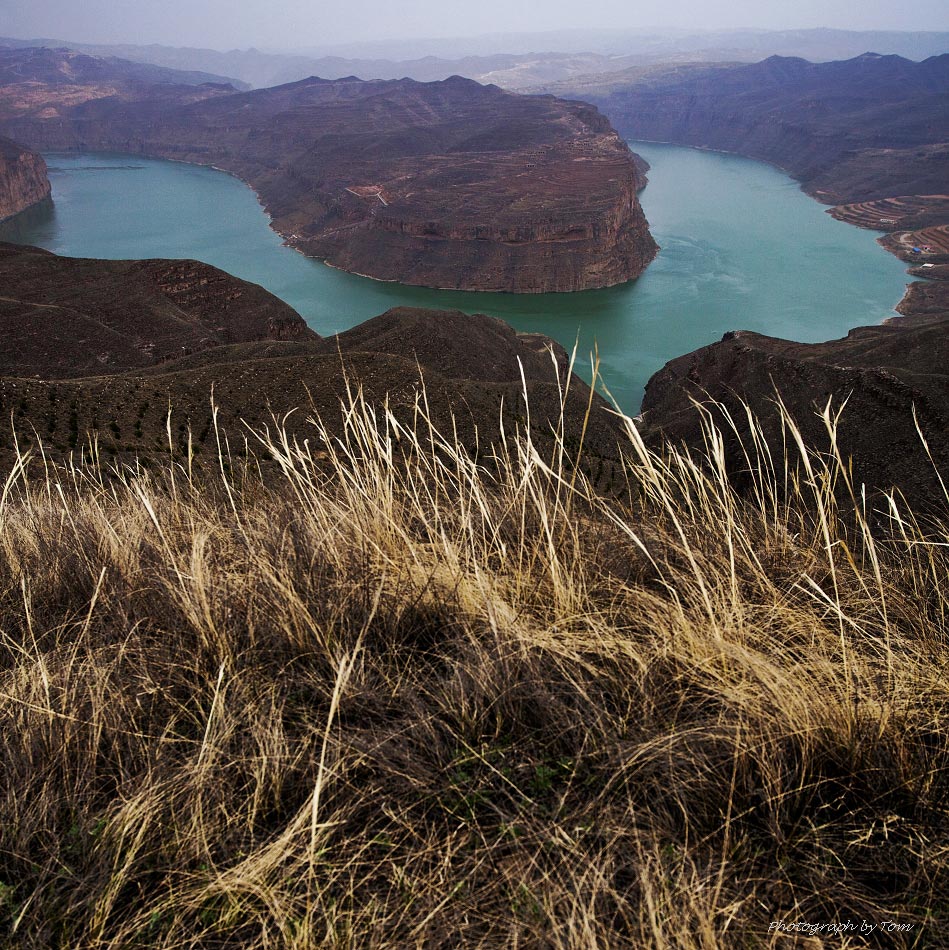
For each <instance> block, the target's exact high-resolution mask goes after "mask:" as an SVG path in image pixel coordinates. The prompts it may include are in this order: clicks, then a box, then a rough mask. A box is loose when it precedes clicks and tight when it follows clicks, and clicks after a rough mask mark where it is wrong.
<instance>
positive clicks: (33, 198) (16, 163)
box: [0, 138, 50, 221]
mask: <svg viewBox="0 0 949 950" xmlns="http://www.w3.org/2000/svg"><path fill="white" fill-rule="evenodd" d="M49 195H50V185H49V178H48V177H47V176H46V162H44V161H43V157H42V156H41V155H37V154H36V152H32V151H30V150H29V149H26V148H22V147H21V146H19V145H17V143H16V142H12V141H10V139H5V138H0V221H4V220H6V219H7V218H12V217H13V215H15V214H19V213H20V212H21V211H25V210H26V209H27V208H31V207H32V206H33V205H35V204H39V203H40V202H41V201H45V200H46V199H47V198H49Z"/></svg>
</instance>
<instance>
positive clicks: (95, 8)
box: [0, 0, 949, 49]
mask: <svg viewBox="0 0 949 950" xmlns="http://www.w3.org/2000/svg"><path fill="white" fill-rule="evenodd" d="M662 26H666V27H679V28H683V27H684V28H687V29H693V28H695V29H698V28H728V27H743V26H746V27H762V28H767V29H790V28H799V27H814V26H827V27H837V28H843V29H857V30H873V29H888V30H949V3H947V2H946V0H913V2H912V3H893V2H892V0H858V2H854V0H793V2H792V0H660V2H658V3H656V2H650V3H646V2H644V0H547V2H543V3H525V2H523V0H521V2H518V0H473V2H472V0H466V2H464V3H456V2H447V0H315V2H314V0H309V2H308V0H0V35H8V36H16V37H22V38H29V37H34V36H45V37H53V38H57V39H60V38H61V39H71V40H75V41H77V42H92V43H95V42H99V43H115V42H128V43H166V44H169V45H174V46H207V47H212V48H216V49H230V48H234V47H247V46H258V47H272V48H274V47H279V48H302V47H320V46H326V45H330V44H333V43H351V42H358V41H360V40H384V39H401V38H408V37H440V36H441V37H447V36H469V35H476V34H483V33H502V32H515V31H516V32H522V31H523V32H528V31H529V32H540V31H543V30H561V29H572V28H583V27H587V28H604V27H605V28H616V29H622V28H627V29H628V28H630V27H662Z"/></svg>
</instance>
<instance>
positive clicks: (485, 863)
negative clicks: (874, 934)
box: [0, 389, 949, 950]
mask: <svg viewBox="0 0 949 950" xmlns="http://www.w3.org/2000/svg"><path fill="white" fill-rule="evenodd" d="M344 418H345V426H344V428H343V430H342V431H336V432H331V431H328V430H327V429H326V428H324V427H323V426H322V425H321V423H320V422H319V420H313V423H312V436H311V438H309V439H308V440H307V441H300V440H299V439H297V440H293V439H291V437H289V436H288V435H287V434H286V432H285V430H283V429H282V428H281V426H280V424H279V420H275V421H274V424H273V425H272V426H271V427H270V429H269V430H268V431H261V432H257V433H253V434H250V433H229V435H230V437H231V438H232V439H238V440H240V442H241V444H242V445H243V443H244V439H245V437H246V438H247V440H248V445H250V447H251V452H250V453H249V454H248V455H247V456H246V457H245V456H244V455H243V454H242V455H241V457H240V458H239V459H238V458H235V457H232V456H231V455H230V452H229V449H228V442H227V435H228V434H225V433H223V432H220V431H218V432H217V438H218V442H217V444H218V449H219V466H218V471H217V475H216V477H215V478H213V479H209V478H208V477H207V476H206V475H204V476H201V477H198V476H196V475H195V474H194V472H193V471H192V468H191V466H190V464H189V460H188V458H187V455H185V456H184V457H182V456H181V455H180V454H179V455H177V456H176V455H173V454H170V455H169V459H168V462H167V464H166V466H165V467H164V470H162V471H158V470H157V469H156V467H155V466H152V467H151V468H150V469H149V470H147V471H146V470H144V469H139V468H136V467H134V466H132V467H125V468H119V467H113V468H109V467H108V466H106V465H105V464H104V463H101V462H99V461H96V460H94V461H93V462H91V463H90V462H84V463H78V462H77V463H75V464H72V465H65V466H54V465H53V464H51V463H47V464H44V461H43V458H42V456H41V454H40V455H36V456H33V457H31V453H34V452H37V451H40V452H41V450H39V449H34V448H31V449H29V450H28V449H27V448H26V445H25V443H23V442H22V441H21V446H20V450H19V453H18V461H17V463H16V464H15V465H14V466H13V467H12V469H11V470H10V472H9V473H8V478H7V479H6V482H5V485H4V487H3V489H2V495H0V597H2V620H0V656H2V667H0V715H2V717H3V731H2V733H0V767H2V771H3V775H4V779H5V781H4V784H3V788H2V791H0V816H2V822H0V915H2V917H0V925H2V927H3V928H5V933H6V937H5V939H6V943H7V945H9V946H16V947H21V946H22V947H114V948H119V947H122V948H125V947H137V946H154V947H165V948H171V947H176V948H177V947H197V946H201V947H224V946H227V947H238V946H239V947H248V948H253V947H281V948H282V947H288V948H304V947H315V946H320V947H323V946H325V947H352V948H357V947H359V948H362V947H393V948H402V947H446V948H448V947H458V946H466V947H479V946H480V947H554V948H568V947H569V948H595V947H597V948H599V947H602V948H613V947H624V946H625V947H637V948H638V947H656V948H672V947H675V948H693V947H694V948H708V950H711V948H718V947H749V946H790V945H795V944H782V943H781V942H780V941H781V940H782V939H784V938H782V937H780V935H779V934H778V933H777V932H775V931H774V930H773V929H772V930H769V925H770V924H771V923H772V922H773V921H776V920H786V921H796V920H805V921H811V922H815V923H820V922H828V923H832V922H834V921H845V920H847V919H848V918H852V919H854V920H863V919H866V920H870V921H878V920H894V921H898V922H899V923H901V924H907V925H912V926H913V929H912V930H909V931H902V932H898V933H896V934H892V933H891V934H887V936H886V938H885V942H886V944H887V945H888V946H935V945H937V944H939V943H940V941H941V940H943V939H944V937H943V935H942V933H941V931H940V921H941V920H942V922H943V923H944V922H945V921H944V917H945V914H946V910H947V903H946V897H945V894H946V893H949V886H947V880H946V862H947V856H949V834H947V824H946V818H947V815H946V807H947V806H946V802H947V791H949V789H947V772H946V767H947V764H949V747H947V737H949V725H947V715H949V680H947V678H946V663H947V660H949V651H947V645H946V609H947V603H949V597H947V593H949V572H947V567H949V558H947V551H949V536H947V532H946V530H945V528H944V527H943V526H942V525H941V524H938V523H936V522H932V521H930V522H927V523H925V524H920V523H918V522H917V520H916V519H915V518H914V517H913V514H912V512H910V511H908V510H907V509H906V507H905V505H903V503H902V501H901V499H900V498H899V497H898V496H893V497H892V498H890V499H889V500H887V499H886V498H884V499H883V500H882V501H877V502H875V503H874V504H875V506H876V509H877V511H876V512H871V511H870V510H869V507H870V506H869V503H867V502H866V501H865V499H864V497H863V495H862V493H861V489H860V486H855V485H851V484H850V483H849V481H848V469H847V465H846V464H845V460H844V459H842V458H840V456H839V453H837V452H836V451H835V449H834V446H835V444H836V443H835V439H834V432H835V427H836V417H835V415H834V412H832V411H831V410H830V409H828V411H827V412H826V413H825V422H826V426H827V430H828V442H827V447H825V450H824V451H820V452H818V451H816V448H815V447H809V446H805V445H804V444H803V442H802V440H801V438H800V436H799V434H798V429H797V427H796V426H795V425H794V422H793V420H792V419H791V418H790V416H788V415H787V414H785V416H784V422H785V438H784V439H783V443H782V444H780V445H775V444H771V445H767V444H766V443H765V440H764V437H763V436H762V434H761V430H760V429H759V428H758V427H757V426H756V425H755V422H754V418H753V417H752V416H751V415H750V414H749V418H748V419H747V420H743V421H742V422H743V424H742V425H741V426H739V425H738V424H737V420H736V425H735V427H734V432H733V433H731V435H732V436H733V437H736V436H737V434H738V433H739V432H740V431H745V423H747V424H748V425H749V426H750V433H751V435H750V436H746V437H745V439H744V442H743V445H744V451H745V453H746V455H745V458H746V463H747V464H746V469H747V472H746V475H747V479H746V481H747V483H748V487H746V488H745V489H744V490H743V491H742V493H741V494H738V493H737V492H736V490H735V489H734V488H733V487H732V485H731V483H730V481H729V478H728V477H727V475H726V467H725V462H724V451H723V449H722V444H723V443H722V435H721V434H720V433H719V432H718V431H717V430H716V429H715V428H714V426H713V425H712V423H711V416H708V417H707V427H706V436H707V442H706V451H705V452H704V453H700V454H696V455H690V454H689V453H687V452H685V451H682V452H669V453H668V454H664V455H659V454H657V453H656V452H655V451H653V450H651V449H650V448H648V447H647V446H646V445H645V444H644V443H643V441H642V439H641V438H640V437H639V435H638V433H637V432H636V430H635V428H634V427H633V425H632V423H631V422H630V423H628V426H627V428H628V441H627V444H625V445H624V447H623V456H624V458H623V462H622V465H621V471H620V472H619V473H618V475H617V476H616V477H614V479H613V487H612V490H611V491H610V492H609V493H603V492H600V491H597V490H596V489H595V488H594V487H593V486H592V485H591V484H590V482H589V481H588V479H587V477H586V475H585V474H584V471H583V469H582V466H580V465H579V464H578V462H579V459H578V458H577V457H576V456H577V453H576V452H573V453H571V452H568V450H567V448H566V446H567V444H568V440H567V439H566V436H565V433H564V431H563V430H562V429H561V430H560V431H558V432H556V433H555V437H554V439H553V445H554V449H553V451H552V452H551V451H550V450H549V449H546V450H544V451H543V452H542V451H541V450H539V449H538V447H537V445H536V444H535V443H534V442H533V441H532V439H531V437H530V435H529V434H527V432H525V431H521V432H508V433H507V434H506V437H505V438H504V439H503V440H502V441H501V443H500V444H498V445H496V446H494V448H493V453H492V452H491V451H487V450H486V447H482V451H481V453H480V454H479V461H477V462H476V461H474V460H473V459H472V457H471V454H470V453H469V452H468V451H466V450H465V449H464V447H463V446H462V445H461V444H460V441H459V440H458V439H457V438H456V437H455V436H454V434H453V433H452V432H439V431H436V430H435V428H434V427H433V425H432V424H431V423H430V422H429V419H428V416H427V414H426V409H425V404H424V400H422V401H420V403H419V405H418V407H417V411H416V413H415V414H414V416H411V415H410V417H409V418H401V419H397V418H396V417H395V416H394V415H393V414H392V413H391V412H389V411H388V409H387V408H386V407H385V406H372V405H368V404H367V403H366V402H365V401H364V400H363V399H362V397H361V395H360V393H359V391H358V390H355V389H354V390H353V391H351V393H350V396H349V401H348V405H347V406H346V412H345V414H344ZM170 431H171V430H170V426H169V432H170ZM570 444H574V443H570ZM264 456H266V457H268V458H269V459H272V460H275V462H276V471H277V472H278V473H279V474H278V475H276V476H274V475H272V476H269V477H268V479H267V480H266V483H265V482H264V481H262V479H261V477H260V474H259V469H258V467H257V465H256V462H255V458H256V457H264ZM93 457H94V453H93ZM619 486H622V487H619ZM940 504H941V505H942V506H943V509H945V499H942V500H941V501H940ZM834 939H836V941H837V942H836V943H834V944H832V945H835V946H837V945H839V946H858V945H861V944H859V943H858V941H857V940H856V938H854V939H853V940H852V942H850V943H848V942H847V941H848V940H850V939H851V938H850V937H848V936H846V935H845V936H844V937H843V938H834ZM881 940H882V938H881Z"/></svg>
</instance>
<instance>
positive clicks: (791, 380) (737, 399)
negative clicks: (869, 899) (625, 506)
mask: <svg viewBox="0 0 949 950" xmlns="http://www.w3.org/2000/svg"><path fill="white" fill-rule="evenodd" d="M913 286H914V287H920V288H924V291H926V292H924V293H922V294H921V295H920V296H917V295H908V298H907V299H906V300H904V304H903V305H902V306H903V308H904V311H905V312H906V313H907V314H908V316H904V317H897V318H894V319H893V320H892V321H890V322H888V323H887V324H885V325H882V326H871V327H858V328H856V329H854V330H851V331H850V333H849V334H848V335H847V336H846V337H845V338H843V339H840V340H831V341H830V342H827V343H817V344H804V343H791V342H789V341H786V340H778V339H774V338H771V337H766V336H761V335H759V334H757V333H750V332H747V331H739V332H733V333H728V334H726V335H725V337H724V338H723V339H722V340H721V341H719V342H718V343H714V344H712V345H711V346H705V347H702V348H701V349H698V350H696V351H694V352H693V353H688V354H686V355H684V356H680V357H678V358H677V359H674V360H672V361H671V362H669V363H667V364H666V366H665V367H664V368H663V369H661V370H660V371H659V372H658V373H656V374H655V375H654V376H653V377H652V379H650V380H649V382H648V384H647V386H646V395H645V398H644V400H643V424H644V427H645V429H646V432H647V437H648V438H650V439H652V440H653V441H661V440H665V441H668V442H671V443H680V442H684V443H686V444H687V445H689V446H691V447H693V448H701V446H702V444H703V439H702V430H701V418H702V417H701V414H700V412H699V411H698V410H696V409H695V408H694V406H693V405H692V402H691V400H693V399H694V400H697V401H698V402H699V403H705V404H706V405H710V404H713V403H717V404H718V406H716V407H713V409H712V412H713V417H714V418H715V421H716V423H717V424H718V425H719V428H720V429H721V430H722V431H723V432H724V433H725V436H726V446H725V449H726V458H727V459H728V463H729V465H730V468H731V471H732V474H733V476H734V478H735V479H736V481H738V482H742V481H743V480H745V479H747V477H748V476H747V471H746V469H747V464H746V460H745V457H744V454H743V452H742V450H741V447H740V445H739V441H738V435H737V434H736V433H735V432H734V431H733V430H732V428H731V424H730V423H729V422H728V421H726V418H725V415H724V413H722V412H721V409H720V408H719V407H722V406H723V407H725V409H726V410H727V412H728V413H729V415H730V417H731V419H732V420H733V421H735V423H736V425H737V427H738V433H739V434H741V435H742V436H745V435H746V434H747V423H746V421H745V415H744V411H743V409H742V405H741V404H742V402H744V403H747V404H748V405H750V406H751V407H752V409H753V411H754V412H755V413H756V415H757V416H758V418H759V420H760V422H761V424H762V427H763V430H764V432H765V434H766V436H767V437H768V438H769V441H770V444H771V446H772V448H773V450H774V451H776V452H778V454H780V451H781V446H782V445H783V444H784V439H785V434H784V433H783V432H782V428H781V422H780V417H779V413H778V411H777V409H776V406H775V398H776V396H777V395H780V397H781V400H782V401H783V403H784V405H785V406H786V407H787V409H788V410H789V412H790V414H791V415H792V416H793V417H794V419H795V420H796V422H797V424H798V425H799V427H800V428H801V430H802V432H803V435H804V439H805V442H806V443H807V444H808V445H811V446H815V447H821V446H823V447H824V448H825V449H829V447H830V446H829V438H828V435H827V431H826V427H825V424H824V423H823V422H822V421H821V419H820V416H819V414H820V412H821V411H822V410H823V409H824V408H825V406H826V405H827V403H828V400H830V401H831V404H832V410H833V412H834V413H836V411H837V410H839V409H840V408H841V407H842V406H843V403H844V401H845V400H846V407H845V408H844V411H843V413H842V415H841V418H840V426H839V430H838V444H839V447H840V450H841V452H842V454H843V456H844V458H848V457H849V458H851V459H852V461H853V476H854V480H855V484H856V486H857V490H858V491H859V487H860V485H861V484H865V485H866V486H867V489H868V491H871V492H872V490H874V489H879V490H884V491H886V490H890V489H892V488H893V487H894V486H895V487H898V488H899V489H900V490H901V491H903V492H904V493H905V494H906V495H907V496H908V497H910V498H911V500H913V501H914V502H916V503H917V504H918V508H917V509H916V510H918V511H923V510H925V509H926V507H927V506H928V505H929V504H931V502H932V501H933V499H934V498H936V497H939V496H940V495H941V492H942V488H941V485H940V483H939V480H938V477H937V475H936V471H937V470H939V471H942V472H945V471H947V470H949V370H947V367H949V333H947V331H949V286H946V285H945V284H935V285H933V286H935V287H936V288H938V292H939V297H938V299H937V297H936V296H935V295H934V293H933V292H931V291H929V290H928V285H924V284H914V285H913ZM914 412H915V418H916V420H917V421H918V424H919V428H920V431H921V432H922V433H923V434H924V436H925V437H926V439H927V441H928V445H929V450H928V453H927V449H926V447H925V446H924V444H923V441H922V440H921V439H920V436H919V433H918V432H917V431H916V422H914ZM929 453H931V458H930V454H929ZM841 488H843V486H841Z"/></svg>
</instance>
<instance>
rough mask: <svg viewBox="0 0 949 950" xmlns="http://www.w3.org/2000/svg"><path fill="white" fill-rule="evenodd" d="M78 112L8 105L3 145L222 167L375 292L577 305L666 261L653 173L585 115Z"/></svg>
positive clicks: (404, 88)
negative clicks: (661, 256)
mask: <svg viewBox="0 0 949 950" xmlns="http://www.w3.org/2000/svg"><path fill="white" fill-rule="evenodd" d="M11 90H12V91H11ZM77 95H79V93H77V92H76V90H74V89H72V87H70V89H69V90H68V91H67V92H64V91H63V90H62V89H61V88H60V87H55V88H53V87H50V88H49V90H48V91H47V94H46V96H45V98H44V97H43V96H40V97H39V99H37V94H36V91H35V89H32V88H31V90H30V91H29V95H28V96H27V95H26V93H25V91H24V90H22V89H21V90H19V91H17V89H16V87H4V88H0V129H3V130H4V131H6V132H10V133H14V134H17V135H20V136H21V138H22V139H23V140H25V141H28V142H30V143H34V144H35V145H36V146H37V147H42V148H50V149H74V150H103V151H105V150H108V151H119V152H126V153H132V154H138V155H151V156H155V157H160V158H171V159H176V160H181V161H189V162H197V163H200V164H208V165H210V164H213V165H215V166H216V167H219V168H222V169H225V170H227V171H229V172H232V173H233V174H235V175H237V176H239V177H240V178H242V179H243V180H245V181H247V182H248V183H250V184H251V185H252V186H253V187H254V189H255V190H256V191H257V193H258V195H259V196H260V198H261V201H262V202H263V204H264V206H265V207H266V209H267V211H268V213H269V214H270V216H271V218H272V221H273V227H274V228H275V229H276V230H277V231H278V232H279V233H280V234H282V235H283V236H284V238H285V239H286V241H287V243H288V244H290V245H291V246H293V247H296V248H297V249H299V250H300V251H302V252H303V253H305V254H307V255H310V256H313V257H318V258H322V259H324V260H326V261H327V263H329V264H331V265H333V266H335V267H339V268H341V269H343V270H347V271H351V272H354V273H358V274H363V275H365V276H369V277H374V278H378V279H381V280H397V281H401V282H403V283H408V284H416V285H422V286H431V287H441V288H451V289H464V290H490V291H512V292H517V293H542V292H549V291H574V290H584V289H589V288H596V287H608V286H611V285H613V284H619V283H622V282H624V281H627V280H630V279H632V278H634V277H637V276H638V275H639V274H641V273H642V271H643V270H644V269H645V267H646V266H647V265H648V263H649V262H650V261H651V260H652V258H653V257H654V256H655V254H656V251H657V249H658V248H657V246H656V244H655V242H654V241H653V239H652V237H651V235H650V234H649V229H648V224H647V222H646V219H645V217H644V215H643V212H642V208H641V207H640V205H639V201H638V199H637V197H636V193H637V191H638V190H639V189H640V188H642V187H643V186H644V184H645V176H644V169H643V164H642V163H641V161H637V159H636V157H635V156H634V155H633V154H632V153H631V152H630V151H629V149H628V147H627V146H626V144H625V143H624V142H623V141H622V140H621V139H620V138H619V136H618V135H617V134H616V132H615V131H614V130H613V129H612V127H611V126H610V124H609V122H608V120H607V119H606V118H605V117H604V116H603V115H602V114H601V113H599V112H598V111H597V110H596V109H595V108H594V107H592V106H590V105H587V104H585V103H580V102H566V101H564V100H560V99H555V98H553V97H550V96H543V97H526V96H517V95H514V94H512V93H507V92H504V91H502V90H501V89H498V88H496V87H492V86H480V85H478V84H477V83H475V82H472V81H470V80H465V79H460V78H458V77H455V78H453V79H450V80H446V81H444V82H438V83H418V82H414V81H411V80H399V81H393V82H380V81H376V82H362V81H360V80H355V79H345V80H337V81H332V82H329V81H325V80H319V79H309V80H303V81H302V82H299V83H292V84H290V85H287V86H280V87H276V88H274V89H262V90H256V91H254V92H250V93H234V92H228V91H225V90H222V89H221V88H220V87H210V86H209V87H190V88H188V89H184V88H182V89H180V90H178V91H177V92H176V91H175V87H170V86H167V85H166V86H164V87H162V88H157V87H156V88H150V89H148V88H146V89H143V88H141V87H137V88H135V89H131V88H130V89H126V90H124V91H123V92H121V94H119V95H115V94H108V95H106V94H103V95H102V96H92V95H90V94H89V90H88V89H85V90H83V91H82V93H81V95H80V98H82V101H81V102H78V101H76V102H74V101H73V99H74V98H75V97H76V96H77Z"/></svg>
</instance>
